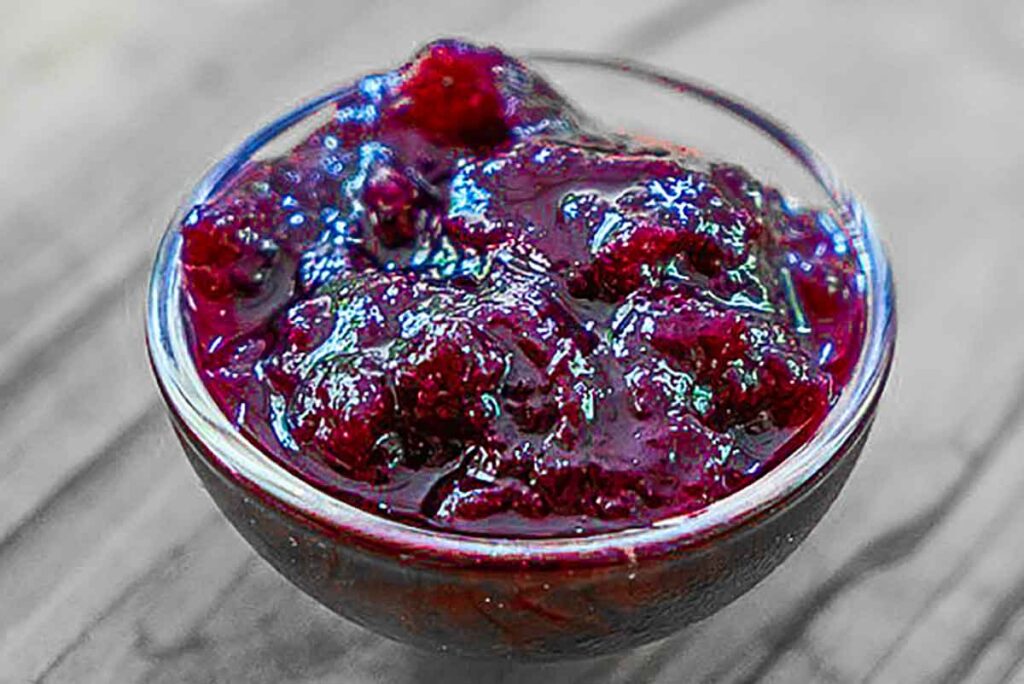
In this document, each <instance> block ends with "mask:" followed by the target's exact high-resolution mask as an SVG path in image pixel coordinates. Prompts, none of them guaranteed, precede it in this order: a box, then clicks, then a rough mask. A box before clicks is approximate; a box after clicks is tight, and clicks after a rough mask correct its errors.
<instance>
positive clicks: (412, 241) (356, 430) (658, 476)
mask: <svg viewBox="0 0 1024 684" xmlns="http://www.w3.org/2000/svg"><path fill="white" fill-rule="evenodd" d="M582 120H583V119H582V118H581V117H580V116H579V115H578V114H576V113H575V111H574V110H573V108H572V107H571V106H570V105H569V104H568V103H567V102H565V101H564V100H563V99H562V98H561V97H560V96H559V95H558V94H557V93H556V92H555V91H554V90H553V89H552V88H551V87H550V86H549V85H548V84H547V83H545V82H544V80H543V79H542V78H541V77H540V76H538V75H537V74H535V73H533V72H531V71H529V70H528V69H526V67H524V66H523V65H522V64H521V63H520V62H518V61H516V60H514V59H512V58H510V57H508V56H506V55H504V54H502V53H501V52H499V51H497V50H496V49H493V48H477V47H474V46H471V45H468V44H465V43H460V42H455V41H440V42H438V43H434V44H432V45H430V46H428V47H427V48H425V49H424V50H423V51H421V52H420V53H419V54H418V55H417V56H416V57H415V58H414V60H413V61H411V62H410V63H409V64H407V65H404V66H402V67H400V68H398V69H396V70H395V71H392V72H389V73H387V74H382V75H375V76H368V77H366V78H364V79H363V80H361V81H360V82H359V83H358V84H357V85H356V87H354V88H353V89H352V91H351V93H349V94H348V95H347V97H346V98H343V100H341V101H339V104H338V105H337V106H336V108H335V116H334V117H333V119H332V120H331V121H329V122H327V123H326V124H324V125H323V126H321V128H319V129H318V130H316V131H314V132H313V133H312V134H310V135H309V136H308V137H307V138H306V139H305V140H303V141H302V142H300V143H299V144H298V145H296V146H295V148H294V149H292V150H291V151H289V152H287V153H285V154H283V155H281V156H279V157H274V158H270V159H267V160H263V161H253V162H249V163H248V164H247V165H246V166H244V167H243V168H242V169H241V170H240V171H239V172H237V173H236V174H235V176H234V177H233V178H232V179H231V180H230V181H229V182H228V183H227V184H226V186H225V187H224V188H222V189H220V190H219V191H218V192H217V193H216V194H215V195H214V196H213V197H211V198H210V199H209V200H208V201H207V202H205V203H204V204H203V205H201V206H197V207H196V208H195V209H194V210H193V211H192V212H191V213H190V214H189V216H188V217H186V219H185V221H184V222H183V224H182V226H181V233H182V238H183V241H182V249H181V262H182V269H183V273H184V288H185V292H186V295H187V296H186V297H185V308H186V311H185V314H186V318H187V321H188V323H189V327H190V331H191V334H192V341H193V353H194V355H195V358H196V361H197V366H198V368H199V370H200V373H201V374H202V376H203V379H204V381H205V383H206V385H207V387H208V388H209V390H210V392H211V394H212V396H213V397H214V399H215V400H216V401H217V403H218V405H219V406H220V407H221V408H222V409H223V411H224V413H225V415H227V416H228V417H229V418H230V419H231V420H232V421H233V422H234V423H235V424H236V425H237V426H238V427H239V428H240V429H241V430H242V431H243V432H244V433H245V434H247V435H248V436H249V437H250V438H251V439H252V440H253V441H254V442H256V443H257V444H259V445H260V446H261V447H262V448H263V449H264V450H265V451H266V452H267V453H268V454H269V455H270V456H271V457H273V458H274V459H275V460H276V461H278V462H279V463H280V464H282V465H283V466H285V467H287V468H289V469H291V470H292V471H294V472H296V473H297V474H299V475H300V476H301V477H304V478H305V479H307V480H308V481H310V482H311V483H313V484H314V485H316V486H318V487H320V488H321V489H323V490H324V491H326V492H328V493H330V494H331V495H333V496H336V497H338V498H339V499H341V500H343V501H346V502H348V503H351V504H353V505H355V506H359V507H361V508H363V509H365V510H367V511H370V512H373V513H377V514H380V515H386V516H390V517H392V518H395V519H398V520H402V521H405V522H407V523H410V524H413V525H419V526H422V527H427V528H433V529H442V530H451V531H458V532H462V533H467V534H474V535H485V536H506V537H550V536H566V535H579V534H595V533H599V532H606V531H611V530H618V529H623V528H628V527H636V526H643V525H647V524H650V523H651V522H653V521H656V520H659V519H662V518H665V517H667V516H671V515H675V514H679V513H686V512H691V511H695V510H699V509H701V508H703V507H705V506H707V505H708V504H710V503H712V502H714V501H716V500H718V499H721V498H723V497H726V496H729V495H730V494H732V493H734V492H736V491H737V490H739V489H741V488H743V487H745V486H747V485H748V484H750V483H751V482H753V481H754V480H756V479H757V478H758V477H760V476H761V475H763V474H764V473H765V472H767V471H768V470H770V469H771V468H773V467H774V466H776V465H777V464H778V463H779V462H780V461H781V460H782V459H784V458H785V457H786V456H787V455H788V454H789V453H791V452H792V451H793V450H794V449H795V448H797V447H798V446H799V445H800V444H802V443H803V442H804V441H806V440H807V439H809V437H810V436H811V435H812V434H813V433H814V431H815V429H816V428H817V426H818V425H820V423H821V421H822V420H823V419H824V417H825V415H826V414H827V412H828V411H829V409H830V407H831V406H832V405H833V403H834V402H835V401H836V398H837V396H838V394H839V392H840V391H841V390H842V388H843V386H844V384H845V383H846V382H847V381H848V380H849V378H850V375H851V373H852V369H853V367H854V365H855V364H856V361H857V358H858V356H859V353H860V348H861V344H862V338H863V334H864V333H863V328H864V318H865V302H864V295H863V286H862V284H861V282H862V277H861V272H860V270H859V265H858V259H857V255H856V253H855V247H854V245H853V244H852V243H851V242H850V240H849V238H848V237H847V235H846V234H845V233H844V231H843V230H841V229H840V228H839V224H838V223H837V222H836V220H835V219H834V218H833V217H832V215H831V214H829V213H828V212H824V211H818V210H814V209H810V208H804V207H799V206H796V205H795V203H794V202H793V201H792V200H788V199H786V198H784V197H783V196H782V195H781V194H780V193H779V192H778V191H777V190H775V189H773V188H771V187H770V186H767V185H764V184H762V183H761V182H760V181H758V180H757V179H755V178H753V177H752V176H751V175H750V174H748V173H747V172H746V171H744V170H743V169H741V168H739V167H737V166H733V165H729V164H725V163H718V162H710V161H708V160H706V159H702V158H700V157H698V156H696V155H695V154H693V153H692V152H690V151H688V150H686V149H685V148H680V147H670V146H660V145H658V144H657V143H652V142H650V141H647V140H644V141H641V140H640V139H639V138H635V139H634V138H629V137H626V136H618V135H611V134H608V133H605V132H603V131H601V130H598V129H597V128H595V127H594V126H593V125H591V124H586V125H584V124H582V123H581V121H582Z"/></svg>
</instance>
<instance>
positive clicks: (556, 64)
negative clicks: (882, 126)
mask: <svg viewBox="0 0 1024 684" xmlns="http://www.w3.org/2000/svg"><path fill="white" fill-rule="evenodd" d="M528 62H530V64H531V65H532V66H534V67H535V68H537V69H538V70H540V71H541V72H542V73H543V74H544V75H545V76H547V77H548V78H549V79H550V80H551V81H552V82H553V83H554V85H555V86H556V87H558V88H560V89H561V90H562V92H564V93H565V94H566V95H567V96H568V97H569V98H570V99H571V100H574V101H575V102H576V103H577V104H578V105H580V106H581V108H582V109H583V111H587V112H590V113H591V114H597V115H598V116H597V118H598V119H599V120H600V121H601V122H602V123H604V124H605V125H606V126H610V127H612V128H614V129H621V130H627V131H632V132H637V133H640V134H644V135H648V136H651V137H655V138H659V139H662V140H671V141H673V142H677V143H679V144H683V145H686V146H687V147H690V148H696V149H699V150H702V152H703V153H705V154H707V155H708V156H710V157H716V158H721V159H725V160H728V161H730V162H737V163H740V164H743V165H744V166H746V167H747V168H748V169H750V170H751V171H752V172H753V174H754V175H755V177H758V178H760V179H762V180H765V181H768V182H770V183H772V184H773V185H775V186H776V187H779V188H780V189H782V190H783V192H785V193H786V194H787V195H791V196H795V197H798V198H800V200H801V201H802V202H803V203H805V204H807V205H815V206H818V207H821V208H824V209H829V210H831V211H832V212H833V214H834V217H835V218H836V219H837V220H838V222H839V223H840V224H841V226H842V228H843V229H844V230H845V231H846V232H847V234H848V236H849V238H850V239H851V241H852V243H853V244H854V245H855V246H856V247H857V248H858V251H859V254H860V259H861V263H862V266H863V270H864V275H865V280H866V284H865V286H866V293H867V302H868V307H867V308H868V315H867V332H866V336H865V342H864V347H863V349H862V352H861V355H860V359H859V361H858V363H857V365H856V367H855V369H854V371H853V374H852V377H851V379H850V382H849V383H848V385H847V386H846V388H845V389H844V390H843V391H842V393H841V395H840V397H839V398H838V400H837V403H836V404H835V406H834V407H833V408H832V410H831V412H830V413H829V415H828V416H827V418H826V419H825V421H824V422H823V423H822V425H821V426H820V428H819V429H818V430H817V432H816V433H815V434H814V435H813V437H812V438H811V439H810V440H809V441H808V442H807V443H805V444H804V445H803V446H801V447H800V448H798V449H797V450H796V451H795V452H793V453H792V454H791V455H790V456H788V457H787V458H786V459H784V460H783V461H782V462H781V463H780V464H779V465H778V466H777V467H775V468H774V469H773V470H771V471H769V472H768V473H767V474H765V475H764V476H763V477H761V478H760V479H758V480H757V481H755V482H754V483H752V484H751V485H749V486H748V487H746V488H744V489H742V490H740V491H739V492H737V493H735V494H733V495H731V496H729V497H726V498H724V499H722V500H720V501H716V502H715V503H713V504H711V505H710V506H708V507H707V508H705V509H703V510H700V511H697V512H695V513H692V514H687V515H681V516H676V517H672V518H668V519H664V520H661V521H659V522H657V523H656V524H653V525H651V526H650V527H646V528H638V529H630V530H625V531H619V532H614V533H608V534H600V535H595V536H588V537H582V538H552V539H495V538H480V537H472V536H466V535H460V534H455V533H442V532H437V531H430V530H426V529H421V528H417V527H412V526H409V525H406V524H403V523H400V522H396V521H394V520H390V519H387V518H384V517H378V516H376V515H373V514H370V513H367V512H365V511H363V510H360V509H358V508H355V507H353V506H350V505H347V504H345V503H343V502H341V501H339V500H337V499H334V498H332V497H330V496H328V495H326V494H324V493H323V492H321V491H320V490H318V489H316V488H315V487H313V486H312V485H310V484H308V483H307V482H305V481H303V480H301V479H299V478H298V477H297V476H295V475H293V474H291V473H290V472H288V471H287V470H286V469H284V468H283V467H281V466H279V465H277V464H276V463H275V462H274V461H273V460H271V459H270V458H269V457H268V456H266V455H265V454H264V453H263V452H262V451H261V450H260V449H259V448H258V447H257V446H256V445H254V444H253V443H251V442H250V441H248V440H247V439H246V438H245V437H244V436H243V435H242V434H240V433H239V432H238V430H237V429H235V427H234V426H233V425H232V424H231V422H229V420H228V419H227V418H226V417H225V416H224V415H223V414H222V413H221V411H220V410H219V409H218V407H217V406H216V404H215V403H214V402H213V400H212V398H211V397H210V395H209V394H208V393H207V391H206V389H205V387H204V385H203V383H202V381H201V379H200V377H199V374H198V373H197V371H196V368H195V366H194V364H193V360H192V358H191V355H190V352H189V347H188V344H187V341H186V332H185V326H184V322H183V317H182V313H181V304H180V296H181V269H180V266H179V251H180V248H181V237H180V234H179V226H180V224H181V220H182V217H183V216H184V215H185V214H186V213H187V212H188V211H189V210H190V209H191V208H192V207H194V206H195V205H196V204H199V203H202V202H203V201H204V200H205V199H206V198H207V197H208V196H210V195H211V194H212V193H213V192H214V191H215V190H216V189H217V188H218V187H219V186H220V185H221V184H223V183H224V182H225V180H226V179H229V178H230V177H231V176H232V174H233V173H235V172H236V171H237V170H238V169H239V167H240V166H241V164H242V163H243V162H245V161H246V160H248V159H250V158H253V157H258V156H262V155H267V154H270V153H273V152H275V151H276V150H278V149H286V148H287V147H288V146H290V144H291V142H294V141H297V140H298V138H299V136H301V135H302V134H303V133H305V132H308V131H309V130H311V129H312V127H314V126H315V125H318V124H319V123H322V121H323V120H324V118H325V116H329V115H330V110H331V107H332V105H334V104H336V103H339V102H344V101H345V99H346V98H350V97H352V92H353V91H352V90H351V88H348V87H345V88H339V89H336V90H333V91H330V92H327V93H325V94H323V95H321V96H318V97H315V98H314V99H312V100H309V101H308V102H306V103H304V104H302V105H300V106H299V107H297V108H295V109H293V110H291V111H289V112H288V113H286V114H285V115H284V116H282V117H280V118H278V119H277V120H275V121H273V122H271V123H270V124H268V125H267V126H265V127H263V128H262V129H260V130H259V131H257V132H256V133H255V134H253V135H252V136H250V137H249V138H248V139H247V140H245V141H244V142H243V143H242V144H241V145H240V146H239V147H238V149H236V150H235V151H234V152H232V153H230V154H229V155H227V156H226V157H225V158H224V159H223V160H222V161H220V162H219V163H217V164H216V165H215V166H214V167H213V168H212V169H210V171H208V172H207V174H206V175H205V176H204V177H203V178H202V180H200V182H199V183H198V184H197V185H196V187H195V188H194V189H193V190H192V192H191V193H190V194H189V196H188V197H187V198H186V199H185V201H184V202H183V203H182V205H181V207H180V208H179V209H178V212H177V214H176V215H175V217H174V218H173V219H172V221H171V223H170V227H169V228H168V230H167V233H166V235H165V236H164V239H163V242H162V244H161V245H160V248H159V253H158V255H157V259H156V263H155V265H154V269H153V274H152V280H151V283H150V291H149V303H148V320H147V324H148V326H147V332H148V343H149V351H150V358H151V361H152V365H153V368H154V372H155V374H156V378H157V380H158V384H159V386H160V390H161V392H162V394H163V396H164V399H165V401H166V403H167V407H168V409H169V412H170V415H171V419H172V422H173V425H174V428H175V430H176V431H177V434H178V436H179V438H180V440H181V443H182V445H183V447H184V450H185V453H186V455H187V456H188V459H189V461H190V462H191V464H192V466H193V468H195V470H196V472H197V473H198V474H199V477H200V478H201V480H202V482H203V484H204V485H205V487H206V489H207V490H208V491H209V493H210V495H211V496H212V497H213V499H214V501H216V503H217V505H218V506H219V507H220V509H221V510H222V511H223V513H224V514H225V515H226V516H227V518H228V519H229V520H230V521H231V523H232V524H233V525H234V526H235V527H236V528H237V529H238V531H239V532H240V533H241V534H242V536H243V537H244V538H245V539H246V540H247V541H248V542H249V543H250V544H251V545H252V546H253V548H255V549H256V551H257V552H258V553H259V554H260V555H261V556H263V558H265V559H266V560H267V561H268V562H269V563H270V564H271V565H273V566H274V567H275V568H276V569H277V570H278V571H280V572H281V574H283V575H284V576H285V577H286V578H287V579H289V580H290V581H291V582H293V583H294V584H296V585H297V586H298V587H300V588H301V589H302V590H303V591H305V592H306V593H308V594H309V595H311V596H313V597H314V598H316V599H317V600H318V601H320V602H321V603H322V604H323V605H325V606H327V607H328V608H329V609H331V610H333V611H334V612H336V613H337V614H339V615H341V616H344V617H346V618H348V619H350V620H352V621H354V622H356V623H358V624H360V625H363V626H365V627H367V628H369V629H371V630H373V631H375V632H378V633H380V634H383V635H385V636H388V637H391V638H393V639H397V640H399V641H403V642H407V643H410V644H414V645H417V646H421V647H425V648H428V649H435V650H442V651H448V652H451V653H458V654H463V655H471V656H482V657H514V658H529V659H557V658H568V657H586V656H593V655H603V654H607V653H610V652H614V651H616V650H620V649H625V648H629V647H633V646H637V645H639V644H643V643H645V642H649V641H652V640H654V639H658V638H660V637H664V636H666V635H668V634H670V633H672V632H673V631H675V630H678V629H679V628H681V627H683V626H684V625H687V624H690V623H692V622H695V621H697V620H700V619H702V618H705V617H707V616H709V615H711V614H713V613H714V612H716V611H717V610H719V609H721V608H722V607H723V606H725V605H726V604H728V603H730V602H731V601H733V600H734V599H736V598H737V597H739V596H740V595H742V594H743V593H744V592H746V591H748V590H749V589H750V588H751V587H753V586H754V585H755V584H757V583H758V582H759V581H760V580H761V579H763V578H764V577H765V576H766V575H768V573H770V572H771V571H772V570H773V569H774V568H775V567H776V566H777V565H779V563H781V562H782V561H783V560H784V559H785V558H786V557H787V556H788V555H789V554H790V553H792V551H793V550H794V549H795V548H796V547H797V545H798V544H800V542H801V541H802V540H803V539H804V538H805V537H806V536H807V534H808V533H809V532H810V531H811V529H812V528H813V527H814V526H815V524H816V523H817V522H818V521H819V520H820V519H821V517H822V516H823V515H824V513H825V511H826V510H827V509H828V507H829V505H830V504H831V503H832V501H833V500H834V499H835V497H836V495H837V494H838V493H839V490H840V489H841V488H842V486H843V484H844V483H845V481H846V479H847V477H848V476H849V474H850V471H851V469H852V468H853V466H854V463H855V462H856V460H857V457H858V455H859V454H860V452H861V449H862V447H863V445H864V441H865V439H866V437H867V435H868V431H869V428H870V426H871V423H872V420H873V418H874V415H875V410H876V405H877V401H878V398H879V395H880V393H881V390H882V388H883V386H884V384H885V380H886V376H887V374H888V370H889V366H890V363H891V360H892V352H893V345H894V340H895V315H894V300H893V289H892V281H891V276H890V271H889V266H888V262H887V260H886V257H885V254H884V252H883V249H882V246H881V244H880V243H879V240H878V238H877V236H876V235H875V232H874V231H873V230H872V228H871V226H870V225H869V223H868V221H867V219H866V217H865V214H864V212H863V211H862V209H861V207H860V205H859V204H858V203H857V201H856V200H855V199H854V198H853V196H852V195H851V194H850V193H849V192H847V191H846V190H845V189H844V187H843V186H842V185H841V184H840V183H839V182H838V181H837V180H836V178H835V177H834V176H833V175H832V173H831V172H830V171H829V169H828V167H827V166H826V165H825V164H824V162H823V161H822V160H821V158H820V157H819V156H818V155H817V154H816V153H815V152H813V151H812V150H811V149H810V148H809V147H808V146H807V145H806V144H804V143H803V142H802V141H800V140H799V139H798V138H797V137H796V136H795V135H794V134H792V133H791V132H790V131H789V130H788V129H787V128H786V127H785V126H783V125H781V124H779V123H777V122H775V121H774V120H772V119H771V118H770V117H768V116H765V115H764V114H762V113H760V112H758V111H757V110H756V109H754V108H752V107H750V106H748V105H746V104H744V103H742V102H740V101H739V100H737V99H735V98H733V97H730V96H728V95H725V94H723V93H721V92H720V91H718V90H715V89H713V88H710V87H707V86H705V85H701V84H699V83H697V82H694V81H691V80H688V79H684V78H679V77H676V76H669V75H666V74H664V73H662V72H660V71H657V70H655V69H653V68H650V67H647V66H644V65H641V64H637V63H630V62H623V61H619V60H613V59H601V58H594V57H588V56H576V55H565V54H560V55H555V54H549V55H534V56H533V57H532V58H530V59H529V60H528ZM282 145H283V146H284V147H283V148H282V147H281V146H282Z"/></svg>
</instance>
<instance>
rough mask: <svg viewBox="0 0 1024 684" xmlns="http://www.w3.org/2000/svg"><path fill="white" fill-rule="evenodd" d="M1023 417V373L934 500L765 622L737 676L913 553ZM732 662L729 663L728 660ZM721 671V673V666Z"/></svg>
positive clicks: (759, 669)
mask: <svg viewBox="0 0 1024 684" xmlns="http://www.w3.org/2000/svg"><path fill="white" fill-rule="evenodd" d="M1022 418H1024V378H1021V379H1019V380H1018V382H1017V387H1016V390H1015V391H1014V394H1013V396H1012V397H1011V399H1010V401H1009V403H1008V406H1007V409H1006V411H1005V412H1004V413H1003V415H1002V416H1001V417H1000V419H999V421H998V422H997V423H996V425H995V426H994V427H993V429H992V431H991V432H989V434H988V435H987V436H986V437H985V439H984V440H982V442H981V443H980V444H979V445H978V446H977V447H975V448H974V449H973V450H971V452H970V453H969V454H968V456H967V458H966V459H965V463H964V468H963V473H962V474H961V475H960V476H959V477H957V478H956V479H955V480H954V481H953V484H952V485H950V486H949V487H948V488H947V489H946V491H945V492H944V493H943V495H942V496H941V497H939V499H938V500H936V501H935V502H934V503H933V504H932V505H931V506H929V507H928V508H927V509H925V510H924V511H922V512H921V513H919V514H918V515H915V516H913V517H912V518H910V519H909V520H906V521H905V522H903V523H901V524H899V525H896V526H895V527H893V528H891V529H890V530H888V531H887V532H884V533H883V534H881V535H879V536H877V537H875V538H874V539H871V540H869V541H868V542H867V543H866V544H864V546H862V547H861V548H860V550H858V551H857V552H856V553H855V554H854V555H853V557H852V558H850V559H849V560H848V561H846V563H844V564H843V565H842V566H841V567H840V568H839V569H838V570H837V571H836V572H835V573H834V574H833V575H831V576H830V577H829V578H828V579H827V580H826V581H825V582H824V583H823V584H822V585H821V586H819V587H818V588H817V589H815V590H814V591H813V592H811V593H810V594H809V595H808V596H806V597H805V598H804V599H803V600H802V601H800V603H799V604H798V605H797V606H796V607H795V608H794V609H793V610H792V611H791V612H790V613H789V615H788V616H786V617H785V618H783V619H782V620H781V621H780V622H778V623H776V624H775V625H773V626H771V627H769V628H768V629H769V631H768V634H767V635H766V638H765V642H766V643H767V644H768V649H767V653H766V654H765V656H764V657H763V658H761V659H760V660H759V661H758V662H757V664H756V666H755V667H754V668H753V669H752V670H751V671H750V672H749V673H748V674H747V676H745V677H744V678H743V679H741V680H740V681H742V682H744V683H749V682H757V681H760V680H761V679H763V678H764V677H765V675H767V674H768V673H769V672H770V671H771V670H772V668H773V667H774V666H775V665H776V664H777V663H778V662H779V661H780V660H781V659H782V657H783V656H784V655H785V654H786V653H787V652H788V651H789V650H791V649H792V648H793V647H794V646H795V645H796V644H797V643H798V642H799V641H800V640H801V639H802V638H803V637H804V635H805V634H806V633H807V630H808V629H809V628H810V626H811V624H812V623H813V622H814V620H815V619H816V618H817V617H818V616H819V615H821V613H823V612H824V611H825V609H826V608H827V607H828V606H830V605H831V604H832V603H833V602H834V601H835V600H836V599H837V598H838V597H839V596H840V595H842V594H843V593H845V592H846V591H847V590H848V589H850V588H851V587H853V586H855V585H857V584H859V583H860V582H862V581H864V580H866V579H867V578H868V577H870V576H872V575H874V574H876V573H878V572H881V571H882V570H885V569H887V568H890V567H893V566H895V565H898V564H899V563H900V562H902V561H904V560H906V559H907V558H909V557H910V556H912V555H913V554H914V553H915V552H916V551H917V549H918V548H919V547H920V546H921V544H922V543H923V542H924V541H925V539H927V538H928V535H929V534H930V533H931V532H933V531H934V530H935V529H936V528H937V527H938V526H939V525H941V524H942V523H943V522H944V521H945V520H946V519H947V518H948V517H949V516H950V514H951V513H952V512H953V510H955V509H956V507H957V505H958V504H959V503H960V502H961V501H962V500H963V498H964V497H965V496H966V495H967V493H968V492H969V491H970V490H971V489H972V488H973V487H974V485H975V484H976V483H977V482H978V480H979V479H980V478H981V476H982V475H984V474H985V473H986V472H987V470H988V467H989V466H990V465H991V464H992V462H993V461H994V460H995V457H996V456H997V455H998V454H999V453H1000V451H1001V450H1002V448H1003V447H1004V446H1005V445H1006V443H1007V441H1008V440H1009V438H1010V437H1011V436H1012V434H1013V432H1014V429H1015V428H1016V427H1017V426H1018V425H1019V423H1020V422H1021V419H1022ZM730 665H731V663H730ZM721 674H725V673H724V672H723V673H721Z"/></svg>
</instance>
